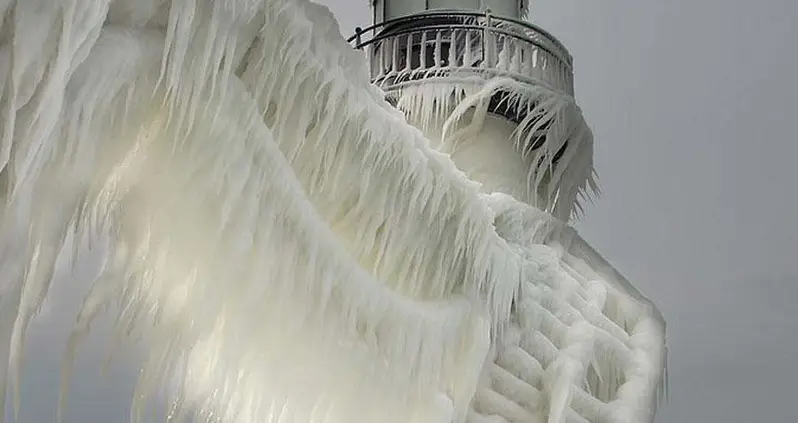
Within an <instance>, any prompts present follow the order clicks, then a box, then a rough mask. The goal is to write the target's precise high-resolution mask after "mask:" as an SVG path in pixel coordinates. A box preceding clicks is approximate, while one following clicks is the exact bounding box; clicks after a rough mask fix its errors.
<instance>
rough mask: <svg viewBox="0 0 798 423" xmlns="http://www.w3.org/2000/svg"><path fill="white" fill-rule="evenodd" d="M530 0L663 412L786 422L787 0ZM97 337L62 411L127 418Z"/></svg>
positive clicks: (790, 92) (794, 253) (796, 58)
mask: <svg viewBox="0 0 798 423" xmlns="http://www.w3.org/2000/svg"><path fill="white" fill-rule="evenodd" d="M322 3H324V4H327V5H329V6H330V7H331V8H332V9H333V11H334V12H335V13H336V14H337V15H338V16H339V19H340V20H341V27H342V30H343V31H344V32H345V33H347V34H348V33H350V32H351V30H352V28H354V27H355V26H357V25H364V24H368V23H369V20H370V18H369V12H368V10H367V7H366V4H367V2H366V0H325V1H322ZM532 9H533V10H532V20H533V21H534V22H535V23H538V24H540V25H541V26H543V27H544V28H546V29H547V30H549V31H550V32H552V33H554V34H555V35H556V36H557V37H558V38H560V40H561V41H563V43H564V44H565V45H566V46H567V47H568V48H569V50H570V51H571V53H572V54H573V56H574V58H575V69H576V93H577V94H576V95H577V100H578V101H579V103H580V105H581V106H582V108H583V110H584V113H585V116H586V118H587V120H588V122H589V123H590V125H591V126H592V128H593V131H594V133H595V137H596V143H597V146H596V153H595V156H596V163H597V167H598V171H599V176H600V178H601V185H602V189H603V192H604V195H603V196H602V197H601V198H600V199H599V200H598V201H597V202H596V204H595V205H594V206H591V207H589V208H588V209H587V216H586V217H585V218H584V219H583V220H582V221H581V222H580V223H579V224H578V225H577V226H578V227H579V229H580V231H581V232H582V234H583V235H584V236H585V238H587V240H588V241H589V242H591V243H592V244H593V245H594V246H595V247H596V248H597V249H598V250H599V251H600V252H601V253H602V254H603V255H604V256H606V257H607V258H608V259H609V260H610V261H611V262H612V263H614V264H615V265H616V267H617V268H618V269H619V270H621V272H622V273H624V274H625V275H626V276H627V277H628V279H630V280H631V281H632V282H633V283H634V284H635V285H637V286H638V287H639V288H640V290H641V291H643V293H645V294H646V295H647V296H648V297H649V298H651V299H652V300H653V301H654V302H656V303H657V304H658V305H659V306H660V308H661V310H662V312H663V314H664V315H665V318H666V319H667V322H668V340H669V347H670V388H671V392H670V399H669V402H668V403H667V404H666V406H665V408H664V409H663V411H662V412H661V413H660V416H659V418H658V422H660V423H666V422H668V423H691V422H701V423H729V422H744V423H753V422H768V423H795V422H796V421H798V404H796V400H798V393H797V392H798V391H796V388H795V386H796V381H798V188H796V182H798V177H796V175H795V173H796V162H797V161H798V135H797V134H798V132H797V131H796V130H795V129H794V127H795V126H796V122H798V80H797V79H798V47H797V46H796V45H797V44H798V29H796V28H797V26H796V25H797V23H798V1H796V0H758V1H740V0H667V1H666V0H634V1H628V0H627V1H620V0H601V1H600V0H533V7H532ZM82 271H85V269H84V270H82ZM78 273H80V271H79V272H78ZM59 294H60V295H62V297H61V298H63V296H67V297H70V298H78V297H80V295H81V294H80V293H75V292H69V291H63V292H59ZM65 303H69V301H66V302H65ZM71 303H76V301H71ZM75 306H76V305H75ZM66 307H72V306H66ZM57 314H58V315H69V310H59V312H58V313H57ZM42 322H44V323H42ZM71 323H72V321H71V320H69V321H66V320H64V321H61V320H59V319H52V318H51V319H42V321H40V322H39V323H38V324H37V325H36V326H35V327H34V331H33V333H32V339H31V346H32V347H33V348H32V352H31V355H30V358H29V359H28V360H29V361H28V365H27V369H28V370H27V371H26V372H25V378H26V382H25V384H24V395H25V398H24V401H23V410H22V414H21V416H20V417H21V419H20V421H21V422H23V423H46V422H49V421H52V420H53V416H54V414H53V413H52V411H51V410H52V406H53V404H54V403H55V399H56V389H55V388H56V387H57V384H58V380H59V379H58V377H59V370H58V369H59V364H60V357H61V353H62V348H63V341H64V339H65V337H66V328H67V327H68V326H70V325H71ZM96 339H97V340H99V339H102V336H98V337H96ZM92 344H94V345H97V344H96V342H93V343H92ZM98 351H99V350H98ZM98 351H94V350H92V349H91V348H88V349H87V348H84V349H82V357H81V359H80V360H79V361H78V368H77V369H76V373H77V374H78V375H79V376H78V377H77V379H76V380H75V382H74V384H73V387H74V388H73V390H72V393H71V401H70V412H69V414H68V416H67V421H66V423H117V422H119V423H121V422H126V421H128V420H127V419H128V414H127V413H128V410H129V399H130V392H131V389H132V388H131V387H132V384H133V381H134V376H135V372H134V371H133V369H132V367H126V366H123V365H116V366H111V372H110V373H109V375H110V380H108V379H102V378H101V377H100V376H99V371H98V368H99V366H98V363H97V361H98V360H101V359H102V358H103V356H102V355H101V353H100V352H98ZM122 360H123V361H124V359H122Z"/></svg>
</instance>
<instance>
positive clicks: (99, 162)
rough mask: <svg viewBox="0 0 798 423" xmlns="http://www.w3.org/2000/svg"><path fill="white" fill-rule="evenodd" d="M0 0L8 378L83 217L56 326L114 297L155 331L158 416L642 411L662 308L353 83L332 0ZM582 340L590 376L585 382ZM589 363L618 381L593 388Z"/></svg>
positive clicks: (658, 344)
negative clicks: (70, 310) (74, 283)
mask: <svg viewBox="0 0 798 423" xmlns="http://www.w3.org/2000/svg"><path fill="white" fill-rule="evenodd" d="M0 12H2V14H3V16H5V20H4V21H2V24H1V25H2V26H0V78H2V81H3V82H2V84H0V89H2V96H1V97H0V109H1V110H2V114H3V118H2V120H0V127H1V128H2V144H1V145H0V153H1V155H0V158H2V160H1V161H0V169H2V171H1V172H0V176H2V178H1V179H2V181H3V183H4V184H3V185H4V187H3V188H4V189H3V191H2V195H3V208H2V214H0V219H2V220H0V266H2V267H1V268H2V269H3V271H4V273H3V278H2V285H0V348H2V350H0V354H1V355H0V363H2V364H3V365H2V366H0V369H1V370H0V373H2V374H0V377H3V376H6V375H7V376H8V378H7V379H8V385H9V386H10V388H11V389H12V391H13V392H14V393H18V392H19V379H20V369H21V365H22V360H23V358H24V345H25V333H26V328H27V326H28V324H29V322H30V321H31V319H33V318H34V317H35V316H36V314H37V313H38V310H39V308H40V307H41V305H42V302H43V300H44V299H45V298H46V296H47V293H48V291H49V284H50V280H51V276H52V274H53V269H54V267H55V263H56V261H57V259H58V258H59V256H61V255H63V254H71V255H73V256H76V255H77V254H76V251H75V249H77V248H78V246H79V245H81V242H73V241H72V240H91V241H94V242H100V243H107V244H108V248H107V257H106V258H107V260H106V262H105V265H104V267H103V271H102V272H101V274H100V276H99V277H98V278H97V280H96V281H95V282H94V285H93V288H92V289H91V291H90V292H89V294H88V295H87V296H86V298H85V301H84V305H83V309H82V311H81V313H80V316H79V319H78V322H77V325H76V328H75V332H74V335H73V339H72V341H71V342H70V344H71V345H73V346H74V345H77V343H78V342H79V340H80V339H81V337H82V336H83V335H85V333H86V332H87V331H88V329H89V324H90V323H91V321H92V320H93V319H94V318H96V317H97V316H99V315H101V314H102V313H103V311H104V310H105V309H106V307H107V306H109V305H111V304H116V305H118V306H119V309H120V312H119V314H118V315H117V316H115V317H116V331H117V332H118V333H119V334H120V335H121V334H129V336H133V337H141V338H142V339H144V340H145V341H146V342H147V345H148V357H147V361H146V363H145V365H144V367H143V368H142V371H141V377H140V380H139V384H138V388H137V390H136V394H135V396H134V398H132V401H133V404H134V416H133V417H134V419H137V418H138V417H139V416H140V412H141V410H142V407H143V406H144V404H145V403H146V401H147V400H148V398H150V397H151V396H152V395H154V394H156V393H157V391H158V388H159V387H160V386H161V385H162V384H164V383H169V382H171V381H172V379H173V378H174V377H177V378H178V380H179V382H180V383H179V384H178V385H179V389H178V392H177V393H176V394H175V398H174V403H175V407H173V411H174V417H175V418H177V417H180V416H181V415H183V414H184V413H185V414H195V415H196V417H197V419H198V420H199V421H224V422H251V421H318V422H343V421H346V422H371V421H382V422H394V421H395V422H410V421H418V422H425V423H426V422H452V421H464V420H466V419H468V418H469V417H471V418H480V415H481V414H482V413H481V411H480V409H479V407H478V406H477V404H480V403H483V404H487V405H486V406H485V407H488V408H490V407H498V408H497V409H496V410H495V411H496V412H495V413H490V410H488V414H497V415H498V416H507V417H506V418H507V419H509V421H518V419H521V421H548V422H552V423H553V422H565V421H570V420H571V419H572V418H576V417H572V416H575V415H578V416H583V417H584V418H588V419H598V420H602V419H607V421H631V420H627V418H630V419H631V418H633V417H634V416H646V418H648V416H649V414H650V413H649V411H650V408H651V405H652V404H654V402H653V401H652V396H653V395H654V393H655V391H656V389H657V388H656V387H657V386H659V381H660V379H661V369H662V368H663V362H662V357H663V354H664V353H663V351H664V349H663V348H664V346H663V342H664V337H663V322H662V320H661V318H660V317H659V316H658V314H657V313H656V309H655V308H654V307H653V306H652V305H651V304H650V303H649V302H648V301H647V300H645V299H644V298H643V297H641V296H639V295H637V294H636V293H635V292H634V291H633V290H632V289H631V288H630V287H629V286H628V285H626V284H625V283H619V282H618V281H619V280H621V279H620V277H619V276H617V275H615V274H607V273H604V274H602V273H601V272H602V270H601V269H603V268H604V267H605V264H604V262H602V261H600V260H599V259H598V258H596V257H597V256H596V255H594V254H592V253H590V252H589V250H586V249H584V248H582V247H580V246H581V245H582V244H580V242H572V241H568V240H573V239H578V238H574V235H572V234H571V232H569V231H570V230H569V229H568V228H567V227H566V226H564V225H563V224H561V223H559V222H558V221H556V220H554V219H553V218H551V217H550V216H549V215H548V214H542V215H541V214H536V213H537V212H536V211H535V209H534V208H531V207H530V206H527V205H525V204H523V203H520V202H518V201H516V200H512V199H510V198H507V197H503V196H500V195H498V194H493V195H487V194H485V193H481V192H480V191H479V188H480V185H479V183H477V182H475V181H473V180H470V179H469V178H467V177H466V175H465V174H464V172H463V171H462V170H461V169H458V168H457V167H456V166H455V163H454V162H453V161H452V160H451V158H450V157H449V155H448V154H446V153H443V152H440V151H437V150H435V149H434V148H433V146H432V145H431V144H430V140H429V139H427V138H425V137H424V136H423V135H422V132H421V131H420V130H418V129H416V128H414V127H412V126H411V125H409V124H407V122H406V120H405V117H404V115H403V114H402V113H401V112H400V111H398V110H396V109H394V108H392V107H391V106H390V105H389V104H388V103H386V102H385V101H384V100H383V99H382V93H381V92H380V90H379V89H377V88H375V87H373V86H371V85H370V84H369V80H368V75H367V72H366V64H365V60H364V58H363V57H362V56H361V54H360V53H358V52H355V51H352V50H351V49H349V47H348V46H347V45H346V43H345V42H344V41H343V39H341V37H340V35H339V31H338V28H337V24H336V23H335V21H334V20H333V19H332V16H331V15H330V13H329V11H328V10H327V9H325V8H323V7H320V6H317V5H314V4H311V3H309V2H307V1H305V0H228V1H225V2H219V1H210V0H171V1H166V0H150V1H134V0H115V1H111V0H105V1H102V0H64V1H62V2H60V3H59V4H58V5H56V4H53V3H50V2H47V1H43V0H25V1H21V0H17V1H13V0H11V1H5V2H2V3H0ZM453 113H454V114H458V113H459V112H457V111H456V110H455V112H453ZM578 150H579V149H575V151H578ZM573 163H577V164H578V163H580V162H579V161H573ZM582 164H584V163H583V162H582ZM566 168H567V166H566ZM585 172H588V174H589V172H591V170H590V169H589V166H587V168H583V169H582V171H581V172H577V174H578V175H584V174H585ZM566 185H567V184H566ZM571 186H572V188H568V190H571V191H573V192H570V191H569V194H568V196H570V195H573V196H575V195H576V192H577V191H579V190H580V189H583V188H584V184H580V183H573V184H571ZM506 216H510V217H511V218H506V219H505V217H506ZM519 216H520V217H519ZM530 216H531V217H530ZM505 220H506V223H502V222H505ZM563 234H565V235H567V236H566V237H565V238H563V236H565V235H563ZM532 240H537V242H538V243H531V241H532ZM574 246H576V247H574ZM574 248H577V250H573V249H574ZM586 251H588V253H586ZM597 260H599V261H598V262H596V261H597ZM552 307H553V308H552ZM543 309H546V310H549V312H552V310H553V312H552V315H553V316H554V317H552V316H550V315H549V314H546V313H544V312H543V311H542V310H543ZM561 313H565V314H563V315H560V314H561ZM605 332H606V333H605ZM541 336H542V337H543V338H541ZM546 339H548V340H549V343H547V342H546ZM536 340H539V341H540V342H537V341H536ZM519 350H523V352H525V353H526V354H528V355H529V357H531V358H529V357H527V358H525V359H523V360H525V361H523V360H522V361H521V364H522V365H518V362H517V361H515V360H514V359H513V358H512V354H514V353H515V354H520V353H521V352H522V351H519ZM70 354H72V353H71V352H70V353H69V354H68V355H70ZM492 357H496V360H498V361H499V362H502V363H506V364H505V365H504V367H513V369H514V370H511V371H510V373H513V372H515V373H514V374H516V375H519V377H521V376H523V375H522V374H521V373H523V372H526V371H529V372H530V375H532V376H533V377H536V378H538V379H539V380H540V381H542V382H541V383H542V385H541V384H540V383H537V384H536V385H535V388H534V389H537V390H538V391H539V392H540V397H539V400H537V401H531V400H527V402H526V403H524V404H523V405H518V406H516V407H513V406H509V405H508V406H506V407H504V406H501V403H498V404H499V405H498V406H497V403H495V402H493V401H492V400H491V399H490V393H491V392H494V390H495V392H497V393H499V395H504V396H508V397H509V398H513V399H514V401H521V402H524V401H523V400H521V399H518V398H517V397H516V396H513V394H512V393H510V392H508V390H512V386H513V385H512V384H511V383H504V382H502V380H500V379H501V373H500V372H498V371H497V372H498V373H497V372H488V371H489V370H491V369H493V366H492V365H490V364H489V363H490V361H491V358H492ZM534 362H537V363H539V365H540V366H539V367H540V368H541V369H542V373H541V371H540V370H535V369H537V368H536V367H534ZM486 363H488V364H487V365H486ZM585 363H591V365H592V366H593V368H595V369H596V370H595V372H596V373H597V375H598V376H599V377H598V379H600V381H598V382H595V381H594V382H592V385H591V384H590V383H589V384H588V386H587V388H584V387H582V388H579V389H577V387H580V386H581V385H582V384H581V383H580V382H579V381H580V380H582V379H584V377H585V372H587V365H586V364H585ZM6 364H7V365H6ZM544 366H545V367H544ZM504 367H503V368H504ZM486 372H488V373H490V374H488V373H486ZM619 372H620V373H619ZM65 374H68V369H65ZM486 374H487V376H486ZM496 374H498V375H499V376H498V377H497V376H496ZM618 374H622V375H623V377H622V378H621V379H618V377H617V375H618ZM522 379H523V377H522ZM620 380H622V381H624V382H625V383H620V382H617V381H620ZM486 381H494V382H490V383H489V385H491V386H493V388H488V387H487V385H486ZM613 381H616V382H613ZM0 385H2V384H0ZM3 386H5V385H3ZM65 386H66V385H65ZM524 386H525V385H524ZM530 386H531V385H530ZM508 388H509V389H508ZM585 389H587V390H586V391H585ZM601 389H606V390H608V391H613V392H616V393H615V395H616V399H615V400H613V401H611V402H609V403H607V405H606V406H602V405H600V404H596V403H595V401H593V400H591V399H590V398H592V397H593V396H596V395H599V396H600V394H598V393H597V392H599V391H600V390H601ZM597 390H598V391H597ZM530 392H531V391H530ZM475 395H476V398H477V399H476V400H474V401H472V399H474V398H475ZM485 395H487V396H488V397H489V398H488V400H486V401H485V400H479V398H483V397H484V396H485ZM63 400H64V401H66V400H68V397H67V396H66V393H65V397H64V399H63ZM17 403H18V398H16V399H15V401H14V405H16V404H17ZM472 405H473V406H472ZM519 407H520V410H519ZM508 410H509V411H508ZM482 411H485V410H482ZM0 412H2V410H0ZM508 413H509V414H508ZM608 416H609V417H608ZM614 416H618V417H617V419H616V418H615V417H614ZM579 418H582V417H579ZM177 421H179V419H177ZM577 421H579V420H578V419H577Z"/></svg>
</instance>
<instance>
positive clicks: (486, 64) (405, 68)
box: [349, 11, 574, 95]
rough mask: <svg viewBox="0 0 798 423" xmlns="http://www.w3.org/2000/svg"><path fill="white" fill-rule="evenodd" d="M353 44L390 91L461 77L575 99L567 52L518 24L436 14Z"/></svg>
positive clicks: (360, 35) (393, 23)
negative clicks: (510, 82)
mask: <svg viewBox="0 0 798 423" xmlns="http://www.w3.org/2000/svg"><path fill="white" fill-rule="evenodd" d="M440 22H445V23H440ZM349 42H350V43H352V45H353V46H355V47H356V48H359V49H363V50H365V51H366V53H367V56H368V63H369V71H370V74H371V77H372V80H373V81H374V83H375V84H377V85H379V86H380V87H382V88H383V89H384V90H386V91H390V90H392V89H396V88H400V87H401V86H403V85H406V84H408V83H413V81H417V80H419V79H425V80H429V79H430V78H446V77H449V76H451V75H455V74H456V75H457V76H458V77H463V76H468V75H481V76H483V77H485V78H486V79H490V78H495V77H502V76H503V77H510V78H513V79H515V80H517V81H521V82H527V83H535V84H544V85H547V86H549V87H550V88H552V89H554V90H557V91H560V92H563V93H566V94H569V95H573V93H574V90H573V70H572V66H573V59H572V58H571V55H570V54H569V53H568V50H567V49H566V48H565V47H564V46H563V45H562V43H560V42H559V41H558V40H557V39H556V38H555V37H554V36H552V35H551V34H549V33H548V32H546V31H545V30H543V29H541V28H539V27H537V26H535V25H532V24H530V23H527V22H524V21H521V20H517V19H511V18H504V17H500V16H493V15H491V14H490V13H486V14H482V13H474V12H455V11H451V12H450V11H445V12H441V11H432V12H425V13H420V14H416V15H412V16H409V17H403V18H398V19H393V20H389V21H385V22H381V23H378V24H375V25H372V26H370V27H368V28H365V29H358V30H357V33H356V34H355V35H354V36H352V37H351V38H350V39H349Z"/></svg>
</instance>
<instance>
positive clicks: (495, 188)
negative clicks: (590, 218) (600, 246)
mask: <svg viewBox="0 0 798 423" xmlns="http://www.w3.org/2000/svg"><path fill="white" fill-rule="evenodd" d="M372 6H373V7H372V11H373V19H374V24H373V25H372V26H370V27H368V28H365V29H361V28H358V29H357V30H356V34H355V35H354V36H353V37H352V38H351V39H350V41H351V42H352V44H353V45H354V46H355V47H357V48H359V49H362V50H364V51H365V53H366V54H367V55H368V63H369V71H370V74H371V77H372V81H373V82H374V84H376V85H377V86H379V87H380V88H382V89H383V90H384V92H385V95H386V98H387V100H388V101H390V102H391V103H392V104H394V105H396V106H397V107H398V108H399V109H400V110H402V111H403V112H404V113H405V116H406V117H407V119H408V121H409V123H411V124H413V125H414V126H416V127H417V128H419V129H421V130H422V131H423V132H424V133H425V134H426V135H427V137H428V138H429V139H430V140H432V142H433V143H434V145H433V146H434V147H435V148H437V149H438V150H440V151H442V152H445V153H448V154H450V155H451V157H452V159H453V161H454V162H455V164H456V165H457V166H458V167H459V168H460V169H461V170H462V171H464V172H465V173H466V174H468V176H469V177H470V178H471V179H472V180H476V181H478V182H480V183H481V184H482V189H483V190H484V191H485V192H503V193H506V194H510V195H512V196H513V197H515V198H517V199H519V200H521V201H524V202H526V203H528V204H531V205H533V206H535V207H537V208H539V209H542V210H546V211H548V212H550V213H552V214H553V215H554V216H556V217H558V218H559V219H561V220H563V221H567V220H568V218H569V217H570V216H572V215H573V214H574V212H575V211H578V207H579V204H578V197H579V196H580V195H581V194H583V193H584V192H585V191H586V190H587V189H590V188H593V178H592V176H593V173H592V172H593V171H592V135H591V132H590V130H589V128H588V127H587V125H586V123H585V121H584V119H583V117H582V114H581V112H580V110H579V108H578V107H577V106H576V103H575V101H574V96H573V95H574V90H573V71H572V58H571V56H570V54H569V53H568V51H567V50H566V49H565V47H564V46H563V45H562V44H561V43H560V42H559V41H558V40H557V39H555V38H554V37H553V36H552V35H550V34H549V33H547V32H546V31H544V30H542V29H541V28H538V27H536V26H534V25H532V24H530V23H528V22H525V21H524V20H522V18H523V17H524V16H525V15H526V13H527V0H374V1H373V2H372Z"/></svg>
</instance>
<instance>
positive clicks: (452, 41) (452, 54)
mask: <svg viewBox="0 0 798 423" xmlns="http://www.w3.org/2000/svg"><path fill="white" fill-rule="evenodd" d="M456 35H457V30H456V29H453V30H451V31H450V32H449V63H448V66H449V67H450V68H455V67H457V42H456V41H457V37H456Z"/></svg>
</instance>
